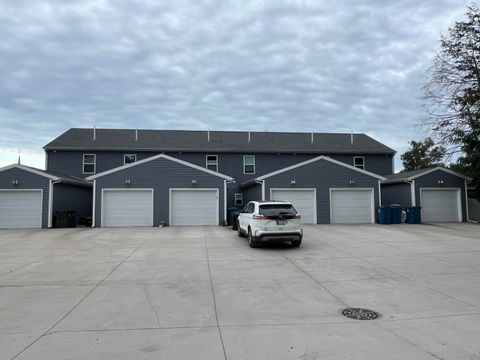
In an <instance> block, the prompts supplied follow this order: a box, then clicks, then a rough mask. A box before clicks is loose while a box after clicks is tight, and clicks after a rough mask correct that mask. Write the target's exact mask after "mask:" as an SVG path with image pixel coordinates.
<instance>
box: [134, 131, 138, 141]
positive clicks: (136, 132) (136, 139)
mask: <svg viewBox="0 0 480 360" xmlns="http://www.w3.org/2000/svg"><path fill="white" fill-rule="evenodd" d="M135 141H138V128H135Z"/></svg>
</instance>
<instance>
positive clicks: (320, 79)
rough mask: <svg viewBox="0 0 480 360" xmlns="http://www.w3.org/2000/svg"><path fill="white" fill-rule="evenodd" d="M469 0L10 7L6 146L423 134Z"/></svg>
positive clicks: (1, 116)
mask: <svg viewBox="0 0 480 360" xmlns="http://www.w3.org/2000/svg"><path fill="white" fill-rule="evenodd" d="M465 4H466V2H463V1H458V0H436V1H433V0H432V1H423V2H418V1H413V0H403V1H395V2H386V1H382V0H376V1H374V0H370V1H369V0H364V1H354V0H352V1H348V2H338V1H318V0H317V1H307V0H305V1H279V0H271V1H242V2H238V1H224V0H223V1H193V2H192V1H168V2H159V1H140V0H138V1H131V0H129V1H127V0H123V1H119V0H117V1H106V0H105V1H85V0H78V1H72V0H71V1H68V2H65V1H60V0H56V1H54V0H51V1H42V2H37V1H35V2H33V1H26V0H18V1H11V2H2V3H0V38H1V39H2V41H1V42H0V73H1V74H2V81H1V82H0V126H1V127H2V129H3V130H2V132H1V133H0V154H3V155H5V154H9V156H11V153H12V151H11V149H14V148H18V147H22V148H26V149H28V150H29V151H34V150H38V151H41V150H40V148H41V146H43V145H44V144H45V143H47V142H48V141H49V140H51V139H52V138H53V137H55V136H57V135H59V134H60V133H61V132H63V131H64V130H66V129H68V128H70V127H87V126H93V124H96V126H97V127H136V126H138V127H140V128H183V129H198V128H200V129H206V128H210V129H238V130H245V129H251V130H269V131H275V130H282V131H312V130H313V131H328V132H335V131H355V132H366V133H368V134H370V135H372V136H374V137H376V138H377V139H378V140H380V141H382V142H384V143H386V144H387V145H390V146H391V147H393V148H395V149H397V150H398V151H399V152H400V153H401V152H403V151H404V150H405V149H406V146H407V142H408V141H409V140H411V139H418V138H420V137H421V136H422V135H423V134H422V132H421V129H419V128H418V127H417V126H416V125H417V124H418V123H419V122H420V121H421V120H422V118H423V116H424V113H423V109H422V108H421V103H420V100H419V98H420V96H421V86H422V84H423V80H424V73H425V69H426V67H427V66H428V65H429V63H430V60H431V57H432V55H433V54H434V52H435V50H436V49H437V47H438V40H439V37H440V34H441V33H446V32H447V29H448V26H450V25H451V24H452V23H453V21H455V20H458V19H461V18H462V16H463V13H464V12H465Z"/></svg>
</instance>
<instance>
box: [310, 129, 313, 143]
mask: <svg viewBox="0 0 480 360" xmlns="http://www.w3.org/2000/svg"><path fill="white" fill-rule="evenodd" d="M310 142H311V143H312V144H313V131H312V134H311V137H310Z"/></svg>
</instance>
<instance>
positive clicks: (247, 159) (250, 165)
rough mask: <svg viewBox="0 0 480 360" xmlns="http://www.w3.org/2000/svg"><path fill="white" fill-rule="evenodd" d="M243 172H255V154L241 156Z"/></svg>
mask: <svg viewBox="0 0 480 360" xmlns="http://www.w3.org/2000/svg"><path fill="white" fill-rule="evenodd" d="M243 173H244V174H255V155H244V156H243Z"/></svg>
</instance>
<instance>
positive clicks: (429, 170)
mask: <svg viewBox="0 0 480 360" xmlns="http://www.w3.org/2000/svg"><path fill="white" fill-rule="evenodd" d="M437 170H441V171H444V172H446V173H448V174H450V175H455V176H458V177H459V178H462V179H465V180H467V181H471V180H472V178H470V177H468V176H465V175H462V174H459V173H456V172H455V171H452V170H449V169H445V168H443V167H441V166H437V167H434V168H432V169H428V170H425V171H424V172H422V173H420V174H417V175H413V176H410V177H409V178H407V180H414V179H416V178H419V177H422V176H425V175H427V174H430V173H432V172H434V171H437Z"/></svg>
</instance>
